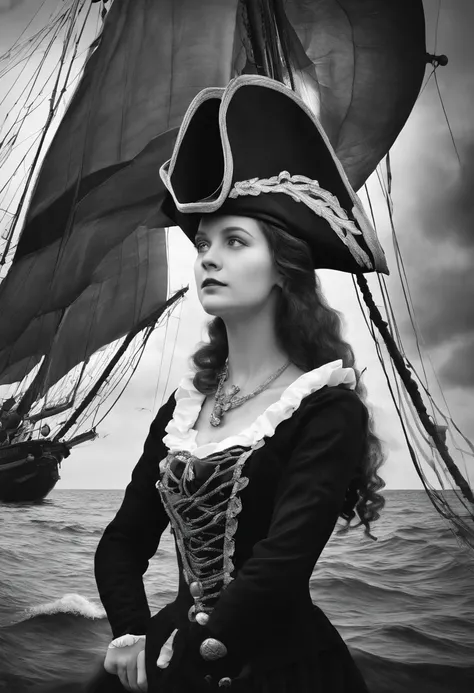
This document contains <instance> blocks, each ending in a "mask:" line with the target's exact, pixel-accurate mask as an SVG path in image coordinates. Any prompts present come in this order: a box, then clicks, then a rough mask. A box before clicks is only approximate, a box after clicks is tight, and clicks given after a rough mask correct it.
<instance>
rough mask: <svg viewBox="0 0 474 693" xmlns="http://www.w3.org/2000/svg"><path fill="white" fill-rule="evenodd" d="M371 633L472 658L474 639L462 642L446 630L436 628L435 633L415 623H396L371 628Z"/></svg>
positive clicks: (473, 656)
mask: <svg viewBox="0 0 474 693" xmlns="http://www.w3.org/2000/svg"><path fill="white" fill-rule="evenodd" d="M464 625H467V626H469V623H468V622H466V624H464ZM373 634H374V635H376V636H377V638H380V639H383V640H386V639H387V638H388V639H390V640H393V639H396V640H398V641H401V642H403V643H405V644H407V645H416V646H417V647H425V648H428V649H429V650H431V651H432V652H434V651H436V650H440V651H441V652H442V653H443V654H445V653H446V652H448V651H450V650H451V651H453V652H454V653H455V654H456V655H457V656H458V657H461V656H463V655H466V656H469V657H470V659H474V640H473V639H472V638H471V642H470V643H469V642H464V643H463V642H462V641H459V638H458V637H456V635H454V634H453V636H452V637H450V635H449V631H448V630H445V631H444V632H441V631H439V630H438V633H436V632H435V630H434V629H430V631H429V632H428V631H427V630H425V629H422V628H419V627H417V626H415V625H407V624H400V623H396V624H392V625H384V626H382V627H381V628H376V629H374V630H373Z"/></svg>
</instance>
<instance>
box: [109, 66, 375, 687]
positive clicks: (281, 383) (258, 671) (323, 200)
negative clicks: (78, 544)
mask: <svg viewBox="0 0 474 693" xmlns="http://www.w3.org/2000/svg"><path fill="white" fill-rule="evenodd" d="M276 109H277V110H276ZM275 112H278V114H279V117H278V118H277V119H274V120H275V121H276V122H277V124H276V125H275V123H273V124H271V118H270V116H271V115H272V114H273V113H275ZM249 115H250V118H251V122H249ZM289 126H290V128H289ZM278 127H281V128H283V131H284V132H285V141H284V142H282V140H281V133H280V136H279V134H278V132H276V131H275V128H278ZM290 132H291V133H293V137H290V136H289V133H290ZM295 138H296V140H295ZM294 140H295V141H294ZM272 143H273V144H274V145H276V146H273V147H271V144H272ZM303 144H304V146H303ZM328 154H329V157H328ZM203 155H206V157H207V158H206V161H205V166H204V165H203V164H204V160H203V158H202V157H203ZM272 159H273V160H272ZM315 161H316V165H317V166H319V173H318V177H317V178H316V175H315V171H314V170H313V168H314V166H315ZM262 162H263V164H264V165H263V166H262ZM198 164H199V165H200V168H199V166H198ZM290 165H291V168H292V169H293V171H297V172H298V175H293V176H291V175H290V174H289V173H288V170H290ZM193 167H194V169H193ZM272 167H273V169H274V171H275V172H276V174H278V175H275V176H274V177H272V178H263V177H262V173H261V170H262V169H265V168H270V169H271V168H272ZM198 172H199V175H197V174H198ZM160 173H161V175H162V177H163V180H164V182H165V185H166V187H167V188H168V190H169V193H170V195H169V197H168V200H167V202H166V205H165V209H166V212H167V214H168V215H169V216H170V218H171V219H172V220H173V221H174V222H175V223H179V225H180V226H181V228H182V229H183V230H184V231H185V233H187V235H188V236H189V237H190V238H191V239H192V240H193V242H194V243H195V246H196V249H197V256H196V263H195V279H196V283H197V288H198V294H199V299H200V301H201V304H202V306H203V308H204V310H205V311H206V312H207V313H208V314H210V315H213V316H215V317H214V320H213V321H212V322H211V323H210V325H209V338H210V340H209V343H208V344H205V345H202V346H201V347H200V348H199V349H198V350H197V351H196V353H195V354H194V356H193V362H194V367H195V372H192V373H190V374H187V375H186V376H185V377H184V378H183V379H182V380H181V383H180V386H179V387H178V389H177V390H176V391H175V392H174V393H173V394H172V395H171V397H170V398H169V400H168V402H167V403H166V404H165V405H164V406H163V407H161V409H160V411H159V412H158V415H157V417H156V418H155V420H154V422H153V423H152V426H151V429H150V434H149V436H148V438H147V440H146V442H145V448H144V452H143V455H142V457H141V458H140V460H139V462H138V464H137V466H136V468H135V470H134V472H133V475H132V480H131V482H130V484H129V486H128V487H127V490H126V493H125V497H124V501H123V503H122V506H121V508H120V510H119V511H118V513H117V515H116V517H115V518H114V520H113V521H112V522H111V524H110V525H109V526H108V527H107V529H106V530H105V532H104V536H103V537H102V539H101V542H100V544H99V547H98V549H97V554H96V578H97V584H98V588H99V592H100V596H101V599H102V601H103V603H104V606H105V608H106V611H107V614H108V617H109V621H110V623H111V626H112V631H113V635H114V638H115V640H114V641H113V643H112V644H111V647H109V650H108V652H107V657H106V660H105V669H106V671H108V672H109V674H110V675H111V676H112V678H111V679H110V680H109V682H108V683H109V684H110V686H113V685H116V687H117V690H123V688H125V689H126V690H129V691H144V690H148V691H153V692H154V691H160V692H163V693H193V692H194V691H196V692H197V691H201V690H202V691H210V690H217V689H219V688H222V687H232V688H233V690H241V691H248V692H250V691H252V692H255V693H256V692H257V691H258V692H261V693H263V691H272V693H276V692H278V691H281V692H282V693H283V692H284V691H285V692H288V693H289V692H290V691H291V692H292V693H293V692H294V693H305V692H306V691H307V692H308V693H309V692H310V691H311V693H315V692H317V691H321V693H323V692H324V693H326V692H328V693H329V692H330V693H362V692H366V691H367V688H366V686H365V684H364V681H363V679H362V677H361V675H360V673H359V671H358V669H357V667H356V666H355V664H354V662H353V661H352V659H351V657H350V654H349V652H348V650H347V647H346V646H345V644H344V643H343V641H342V639H341V638H340V636H339V635H338V633H337V631H336V630H335V629H334V627H333V626H332V625H331V624H330V623H329V621H328V620H327V618H326V617H325V616H324V614H323V613H322V612H321V610H320V609H319V608H318V607H317V606H315V605H314V604H313V603H312V601H311V597H310V594H309V586H308V582H309V579H310V577H311V573H312V571H313V568H314V565H315V563H316V561H317V558H318V556H319V554H320V553H321V551H322V550H323V548H324V546H325V544H326V543H327V541H328V539H329V537H330V535H331V533H332V531H333V529H334V527H335V524H336V521H337V519H338V517H340V516H341V517H343V518H345V519H346V520H347V522H348V523H349V522H350V520H351V519H352V518H353V517H354V516H355V514H356V513H357V514H358V516H359V519H360V522H361V523H362V524H363V525H364V526H365V530H366V533H369V532H370V522H371V521H373V520H376V519H377V518H378V516H379V510H380V509H381V508H382V506H383V498H382V497H381V496H379V495H378V494H377V491H378V490H379V489H380V488H381V487H382V486H383V482H382V481H381V480H380V478H379V477H378V475H377V470H378V468H379V466H380V464H381V463H382V461H383V455H382V452H381V447H380V443H379V441H378V439H377V438H376V437H375V435H374V434H373V432H372V426H371V422H370V419H369V416H368V412H367V408H366V407H365V405H364V403H363V401H362V397H363V388H362V385H361V383H360V381H358V379H357V375H356V371H355V369H354V368H353V367H352V366H353V365H354V357H353V353H352V350H351V348H350V346H349V345H348V344H347V343H345V342H344V341H343V340H342V338H341V334H340V319H339V316H338V314H337V313H336V311H334V310H332V309H331V308H329V307H328V305H327V304H326V303H325V301H324V299H323V297H322V296H321V292H320V289H319V286H318V283H317V279H316V275H315V273H314V269H315V268H316V267H332V268H334V269H341V270H343V271H351V272H352V271H370V270H371V269H379V270H380V271H385V265H384V259H383V252H382V251H381V248H380V246H378V242H377V240H376V238H375V234H374V233H373V231H372V230H371V229H370V227H369V225H368V222H367V221H366V220H365V218H363V217H362V216H361V208H360V206H358V207H357V208H356V206H357V204H358V203H357V200H356V197H355V195H354V193H353V192H352V191H351V190H350V187H349V185H348V183H347V180H346V179H345V177H344V174H343V172H342V170H341V169H340V167H339V166H338V164H337V161H336V160H335V157H334V155H333V153H332V150H331V149H330V145H329V143H328V142H327V140H326V139H325V136H324V134H323V133H322V132H321V130H320V128H319V125H318V123H317V121H316V120H315V118H314V116H313V115H312V114H311V113H310V111H309V110H308V109H307V108H306V107H305V105H304V104H303V102H301V101H300V100H299V99H298V97H296V96H295V95H294V94H293V93H292V92H290V91H289V90H287V89H286V88H285V87H283V86H282V85H280V84H278V83H275V82H273V81H272V80H268V79H266V78H261V77H254V76H245V77H239V78H237V79H236V80H233V82H231V83H230V84H229V86H228V87H227V89H226V90H204V92H201V94H200V95H198V97H196V99H195V100H194V101H193V103H192V104H191V106H190V108H189V109H188V113H187V114H186V116H185V119H184V121H183V125H182V127H181V130H180V133H179V135H178V139H177V143H176V147H175V151H174V153H173V157H172V159H171V160H170V162H168V163H167V164H166V165H165V166H164V167H163V168H162V171H161V172H160ZM252 173H253V174H256V173H257V174H259V175H257V177H255V175H252ZM264 175H265V171H264ZM320 179H325V185H326V186H327V187H323V186H322V182H318V180H320ZM219 182H220V184H219ZM266 193H270V194H266ZM334 193H337V198H336V196H335V194H334ZM341 198H342V199H343V200H344V201H346V205H345V206H343V205H342V203H341V202H340V200H341ZM356 246H357V247H356ZM169 522H170V523H171V527H172V531H173V534H174V538H175V541H176V546H177V557H178V566H179V575H180V583H179V592H178V596H177V598H176V600H175V601H174V602H172V603H170V604H168V605H167V606H166V607H165V608H164V609H162V610H161V611H160V612H158V614H156V615H155V616H153V617H152V618H150V612H149V608H148V604H147V601H146V597H145V593H144V589H143V581H142V576H143V574H144V572H145V571H146V568H147V566H148V560H149V559H150V558H151V557H152V556H153V554H154V553H155V552H156V549H157V547H158V544H159V540H160V537H161V534H162V533H163V531H164V530H165V528H166V527H167V525H168V523H169ZM114 676H115V677H116V678H113V677H114ZM119 682H120V683H119ZM110 686H109V688H106V684H104V685H102V687H99V688H98V689H97V690H113V688H112V687H110Z"/></svg>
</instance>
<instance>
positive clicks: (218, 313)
mask: <svg viewBox="0 0 474 693" xmlns="http://www.w3.org/2000/svg"><path fill="white" fill-rule="evenodd" d="M201 306H202V308H203V310H204V311H205V312H206V313H207V314H208V315H214V317H216V318H223V317H224V316H225V315H227V314H228V313H229V312H232V311H233V310H234V309H235V307H232V306H229V305H227V304H226V303H225V301H219V300H217V301H216V300H212V299H210V300H209V298H205V299H204V300H203V301H201Z"/></svg>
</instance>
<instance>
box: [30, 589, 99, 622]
mask: <svg viewBox="0 0 474 693" xmlns="http://www.w3.org/2000/svg"><path fill="white" fill-rule="evenodd" d="M40 614H74V615H75V616H83V617H84V618H104V617H105V615H106V614H105V611H104V609H103V608H102V607H101V606H98V605H97V604H94V602H91V601H89V600H88V599H86V597H83V596H82V595H80V594H65V595H64V596H63V597H61V598H60V599H55V600H54V601H53V602H47V603H46V604H40V605H39V606H33V607H31V608H30V609H28V616H30V617H32V616H39V615H40Z"/></svg>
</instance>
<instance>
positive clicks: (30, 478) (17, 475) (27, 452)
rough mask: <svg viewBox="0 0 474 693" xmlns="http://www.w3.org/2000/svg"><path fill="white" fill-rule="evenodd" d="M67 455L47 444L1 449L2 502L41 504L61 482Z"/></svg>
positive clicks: (0, 477)
mask: <svg viewBox="0 0 474 693" xmlns="http://www.w3.org/2000/svg"><path fill="white" fill-rule="evenodd" d="M63 457H64V454H63V453H62V451H60V450H57V449H56V450H54V452H53V451H52V450H51V449H48V446H47V445H45V444H43V443H37V442H31V443H20V444H18V445H11V446H8V447H4V448H0V501H2V502H4V503H19V502H28V501H30V502H32V501H39V500H42V499H43V498H45V497H46V496H47V495H48V493H50V492H51V491H52V489H53V488H54V487H55V485H56V483H57V482H58V481H59V479H60V476H59V464H60V462H61V460H62V459H63Z"/></svg>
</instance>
